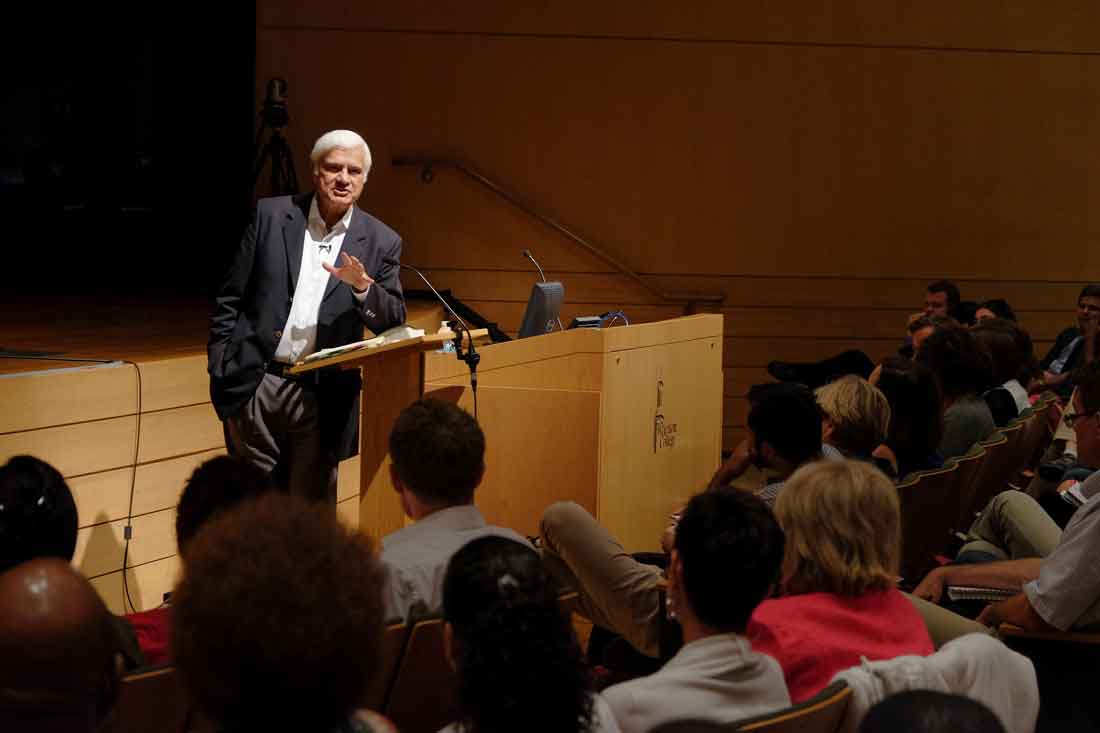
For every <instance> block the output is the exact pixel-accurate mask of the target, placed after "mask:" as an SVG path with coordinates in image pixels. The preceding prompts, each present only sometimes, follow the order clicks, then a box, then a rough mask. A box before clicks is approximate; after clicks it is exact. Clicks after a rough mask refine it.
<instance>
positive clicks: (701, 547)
mask: <svg viewBox="0 0 1100 733" xmlns="http://www.w3.org/2000/svg"><path fill="white" fill-rule="evenodd" d="M782 559H783V533H782V532H781V531H780V529H779V527H778V525H777V524H776V522H775V519H774V518H773V516H772V513H771V511H769V510H768V508H767V507H766V506H765V505H764V504H763V503H762V502H761V501H760V500H759V499H756V498H755V497H753V496H752V495H751V494H748V493H745V492H740V491H737V490H735V489H718V490H715V491H708V492H705V493H702V494H699V495H697V496H696V497H694V498H693V499H692V500H691V501H690V502H689V503H688V505H687V507H686V508H685V509H684V513H683V517H682V518H681V520H680V525H679V528H678V530H677V532H676V539H675V546H674V547H673V550H672V557H671V559H670V562H669V571H668V607H669V612H670V615H671V614H675V617H676V619H677V620H678V621H679V622H680V626H681V628H682V629H683V634H684V646H683V647H682V648H681V649H680V651H679V652H678V653H677V654H676V655H675V656H674V657H672V659H670V660H669V661H668V662H667V663H666V664H665V665H664V666H663V667H662V668H661V669H660V670H659V671H657V672H656V673H654V674H652V675H649V676H648V677H641V678H639V679H636V680H631V681H629V682H623V683H620V684H618V685H614V686H612V687H609V688H607V690H605V691H604V697H605V698H606V699H607V702H608V704H610V706H611V709H612V711H613V712H614V714H615V719H616V720H617V721H618V723H619V726H620V727H621V728H622V730H623V731H624V733H644V732H645V731H648V730H650V729H651V728H653V727H654V726H657V725H660V724H661V723H664V722H667V721H671V720H676V719H679V718H688V717H690V718H702V719H705V720H712V721H714V722H730V721H734V720H737V719H739V718H744V717H747V716H750V715H756V714H760V713H766V712H771V711H773V710H778V709H780V708H783V707H785V706H787V705H789V704H790V698H789V697H788V695H787V690H786V687H785V685H784V684H783V673H782V671H781V670H780V668H779V665H778V664H776V662H775V660H774V659H772V658H770V657H768V656H765V655H763V654H759V653H757V652H755V651H753V649H752V648H751V646H750V644H749V642H748V640H747V639H746V638H745V636H744V631H745V624H746V623H748V620H749V617H750V616H751V615H752V612H753V609H754V608H756V606H757V604H759V603H760V601H761V600H762V599H763V598H764V597H765V596H767V595H768V593H769V592H770V591H771V588H772V587H773V585H774V583H775V581H776V579H777V577H778V574H779V567H780V563H781V562H782Z"/></svg>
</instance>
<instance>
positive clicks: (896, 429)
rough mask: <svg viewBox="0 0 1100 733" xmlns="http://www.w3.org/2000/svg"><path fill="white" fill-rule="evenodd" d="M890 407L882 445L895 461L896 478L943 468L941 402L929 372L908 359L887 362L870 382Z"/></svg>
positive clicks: (874, 374) (883, 363)
mask: <svg viewBox="0 0 1100 733" xmlns="http://www.w3.org/2000/svg"><path fill="white" fill-rule="evenodd" d="M869 381H870V382H871V384H873V385H875V386H876V387H878V388H879V389H880V390H881V391H882V393H883V394H884V395H886V401H887V402H888V403H889V404H890V426H889V428H888V429H887V431H886V440H885V442H884V443H883V445H884V446H885V447H886V448H887V449H889V454H883V453H879V452H876V453H875V455H884V457H886V458H888V459H889V458H890V457H891V455H892V457H893V461H894V467H895V468H896V469H897V470H896V474H897V477H898V478H899V479H903V478H905V477H906V476H908V475H909V474H910V473H913V472H915V471H927V470H930V469H933V468H940V467H941V466H943V459H942V458H940V456H939V454H938V453H937V450H938V449H939V445H940V439H941V438H942V437H943V402H942V400H941V398H940V388H939V384H938V383H937V382H936V377H935V375H934V374H932V371H931V370H930V369H929V368H928V367H926V366H924V365H922V364H917V363H915V362H911V361H909V360H908V359H902V358H900V357H894V358H891V359H887V360H886V361H884V362H882V364H881V365H880V366H879V367H878V368H877V369H875V371H874V373H873V374H871V379H870V380H869Z"/></svg>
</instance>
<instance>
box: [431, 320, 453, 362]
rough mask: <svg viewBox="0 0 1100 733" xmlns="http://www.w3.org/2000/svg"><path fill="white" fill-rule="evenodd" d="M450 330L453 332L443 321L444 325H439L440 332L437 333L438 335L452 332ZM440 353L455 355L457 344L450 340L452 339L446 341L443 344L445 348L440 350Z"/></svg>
mask: <svg viewBox="0 0 1100 733" xmlns="http://www.w3.org/2000/svg"><path fill="white" fill-rule="evenodd" d="M450 330H451V327H450V326H448V325H447V322H446V321H443V322H442V323H440V324H439V331H437V332H436V333H442V332H444V331H450ZM439 351H440V352H442V353H444V354H453V353H455V342H454V341H452V340H450V339H448V340H447V341H444V342H443V348H441V349H439Z"/></svg>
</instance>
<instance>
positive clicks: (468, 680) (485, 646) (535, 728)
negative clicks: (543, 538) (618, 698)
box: [440, 537, 619, 733]
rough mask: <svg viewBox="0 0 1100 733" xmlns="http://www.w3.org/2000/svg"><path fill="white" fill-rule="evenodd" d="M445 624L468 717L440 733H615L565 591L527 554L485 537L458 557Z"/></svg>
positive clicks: (446, 584) (447, 588) (450, 574)
mask: <svg viewBox="0 0 1100 733" xmlns="http://www.w3.org/2000/svg"><path fill="white" fill-rule="evenodd" d="M443 618H444V620H445V621H446V625H445V626H444V641H445V645H446V650H447V658H448V659H449V660H450V662H451V664H452V666H453V667H454V668H455V671H456V672H457V674H458V695H459V704H460V706H461V709H462V713H463V715H462V719H461V720H460V721H457V722H455V723H453V724H451V725H449V726H447V727H446V728H444V729H443V731H441V732H440V733H485V732H487V731H527V732H529V733H538V732H539V731H545V732H546V733H569V732H571V731H572V732H575V733H617V732H618V730H619V726H618V724H616V723H615V718H614V716H613V715H612V714H611V709H610V708H609V707H608V706H607V702H606V701H605V700H604V699H603V697H601V696H600V695H598V694H593V693H592V691H591V690H590V689H589V676H588V669H587V667H586V665H585V663H584V659H583V658H582V654H581V649H580V645H579V644H578V642H577V637H576V634H575V633H574V632H573V627H572V626H571V625H570V623H569V617H568V614H566V613H565V612H564V611H563V610H562V608H561V606H560V605H559V603H558V586H557V584H556V583H555V582H554V581H553V580H552V579H551V578H550V576H549V575H548V574H547V572H546V568H545V567H543V564H542V560H540V559H539V556H538V554H537V553H536V552H535V551H534V550H532V549H531V548H530V546H528V545H526V544H520V543H518V542H513V541H512V540H509V539H505V538H504V537H482V538H480V539H476V540H474V541H472V542H470V543H469V544H467V545H466V546H464V547H463V548H462V549H460V550H459V551H458V552H456V553H455V554H454V556H452V557H451V561H450V563H449V564H448V565H447V574H446V577H445V578H444V581H443Z"/></svg>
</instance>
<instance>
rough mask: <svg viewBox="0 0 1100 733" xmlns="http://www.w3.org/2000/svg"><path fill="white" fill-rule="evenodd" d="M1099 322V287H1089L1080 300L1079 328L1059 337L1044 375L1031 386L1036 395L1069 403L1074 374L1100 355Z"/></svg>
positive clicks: (1044, 362)
mask: <svg viewBox="0 0 1100 733" xmlns="http://www.w3.org/2000/svg"><path fill="white" fill-rule="evenodd" d="M1098 319H1100V285H1086V286H1085V287H1084V288H1082V289H1081V294H1080V295H1078V296H1077V325H1076V326H1070V327H1069V328H1067V329H1065V330H1064V331H1062V332H1061V333H1060V334H1058V338H1057V339H1055V341H1054V345H1053V346H1051V347H1050V351H1048V352H1047V354H1046V356H1044V357H1043V359H1042V361H1040V362H1039V366H1040V367H1041V368H1042V370H1043V374H1042V376H1040V377H1039V379H1038V380H1036V382H1035V383H1034V384H1033V385H1032V391H1033V392H1039V391H1042V390H1044V389H1049V390H1053V391H1054V392H1055V393H1057V394H1058V396H1059V397H1061V398H1062V399H1063V400H1068V399H1069V396H1070V393H1072V392H1073V378H1072V374H1073V370H1074V369H1076V368H1077V367H1078V366H1080V365H1081V364H1087V363H1089V362H1090V361H1093V360H1094V359H1095V358H1096V357H1097V355H1100V350H1098V349H1097V343H1098V338H1100V333H1098V331H1097V323H1098Z"/></svg>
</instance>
